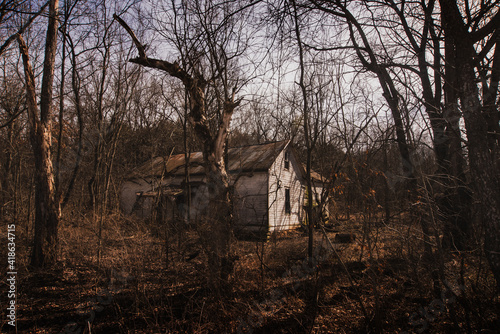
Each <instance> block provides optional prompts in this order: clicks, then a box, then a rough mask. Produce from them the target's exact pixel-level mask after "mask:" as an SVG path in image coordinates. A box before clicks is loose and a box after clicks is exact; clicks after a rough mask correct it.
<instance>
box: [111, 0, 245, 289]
mask: <svg viewBox="0 0 500 334" xmlns="http://www.w3.org/2000/svg"><path fill="white" fill-rule="evenodd" d="M251 6H252V3H251V2H248V3H246V2H243V3H241V2H239V3H237V2H236V1H229V2H227V1H226V2H217V1H200V2H195V3H189V4H188V3H184V2H183V3H176V2H174V1H172V3H171V4H170V5H169V6H167V8H166V9H165V11H164V12H163V14H165V13H167V14H168V15H169V18H170V20H171V22H172V23H171V25H168V26H167V27H164V29H165V30H163V29H162V30H161V31H160V33H161V34H164V35H166V37H167V39H168V40H169V41H170V43H171V45H172V46H173V47H174V48H175V49H176V51H177V52H178V55H179V58H180V59H179V61H167V60H159V59H155V58H151V57H148V56H147V55H146V48H145V47H144V45H143V44H141V43H140V42H139V40H138V38H137V37H136V36H135V34H134V33H133V31H132V29H131V28H130V27H129V26H128V25H127V24H126V23H125V22H124V21H123V20H122V19H121V18H120V17H118V16H115V19H116V20H117V21H118V22H119V23H120V24H121V25H122V26H123V27H124V28H125V29H126V30H127V31H128V33H129V34H130V36H131V38H132V40H133V41H134V43H135V46H136V48H137V50H138V52H139V57H137V58H133V59H130V61H131V62H133V63H136V64H139V65H142V66H145V67H149V68H154V69H158V70H161V71H163V72H164V73H166V74H167V75H169V76H171V77H174V78H177V79H179V80H180V81H181V82H182V83H183V85H184V87H185V89H186V92H187V94H188V98H189V112H188V120H189V123H190V124H191V127H192V128H193V130H194V133H195V134H196V136H197V138H198V139H199V141H200V142H202V143H203V160H204V167H205V174H206V184H207V186H208V199H209V203H210V204H209V207H210V210H209V211H210V212H208V211H207V215H205V217H204V219H205V220H206V221H208V223H209V225H210V232H209V233H212V234H211V235H210V237H208V238H207V235H206V233H204V234H205V236H202V242H204V243H205V244H206V251H207V255H208V265H209V267H210V271H211V273H212V277H211V282H212V283H215V284H216V285H217V284H218V283H217V282H218V281H219V279H222V280H223V281H225V280H226V279H227V277H228V274H229V273H230V271H231V269H230V268H231V267H232V260H231V258H230V256H229V252H230V238H231V233H232V232H231V231H232V227H231V225H232V218H231V217H232V212H231V211H232V210H231V197H230V184H229V175H228V173H227V170H226V162H225V159H224V156H225V152H226V146H227V138H228V133H229V128H230V124H231V119H232V116H233V113H234V111H235V109H236V108H237V107H238V106H239V105H240V103H241V100H242V99H241V98H237V97H236V94H237V93H238V91H239V89H240V88H241V87H242V85H243V84H244V81H243V80H242V78H241V76H240V74H239V73H238V68H237V62H238V59H239V57H240V56H241V55H242V54H243V53H244V51H245V49H246V41H245V39H244V28H245V26H244V22H245V16H244V12H245V10H246V9H247V8H250V7H251ZM167 29H168V31H167Z"/></svg>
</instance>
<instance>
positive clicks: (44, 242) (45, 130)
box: [18, 0, 60, 268]
mask: <svg viewBox="0 0 500 334" xmlns="http://www.w3.org/2000/svg"><path fill="white" fill-rule="evenodd" d="M58 8H59V1H58V0H52V1H50V4H49V19H48V26H47V38H46V46H45V60H44V66H43V79H42V88H41V94H40V110H39V109H38V105H37V98H36V87H35V75H34V73H33V68H32V66H31V63H30V58H29V55H28V47H27V46H26V43H25V42H24V39H23V38H22V36H21V35H18V42H19V48H20V51H21V55H22V57H23V64H24V73H25V80H26V102H27V105H28V120H29V127H30V140H31V146H32V149H33V155H34V157H35V201H36V211H35V240H34V245H33V251H32V254H31V265H32V266H33V267H35V268H40V267H50V266H53V265H55V263H56V261H57V254H58V224H59V216H60V209H59V203H58V201H57V198H56V190H55V186H54V169H53V166H52V157H51V148H50V145H51V140H52V133H51V123H52V112H53V111H52V84H53V81H54V70H55V67H54V64H55V57H56V48H57V25H58V17H57V16H58Z"/></svg>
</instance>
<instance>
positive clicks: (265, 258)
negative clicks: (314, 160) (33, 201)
mask: <svg viewBox="0 0 500 334" xmlns="http://www.w3.org/2000/svg"><path fill="white" fill-rule="evenodd" d="M404 220H405V219H404V218H402V219H401V220H400V221H398V220H395V221H393V222H392V223H391V224H390V225H385V224H381V223H377V224H375V223H374V224H370V228H369V229H366V228H365V227H366V225H363V224H364V223H363V221H362V219H361V218H359V217H355V216H353V218H352V220H350V221H344V222H342V223H338V224H337V225H334V226H331V228H330V229H329V232H327V236H328V238H329V239H330V240H331V241H333V240H334V237H335V234H336V233H337V232H339V231H340V232H343V233H354V234H356V240H355V242H353V243H349V244H336V246H335V251H333V250H332V249H331V247H330V244H329V241H328V240H327V238H326V236H325V235H323V233H321V231H316V232H315V249H316V251H317V252H316V258H315V260H316V262H317V270H309V269H308V268H309V267H308V266H307V261H306V259H307V237H306V235H305V234H304V233H302V232H300V231H294V232H290V233H287V234H282V235H279V236H277V237H273V238H271V239H270V240H269V241H268V242H266V243H262V242H252V241H238V240H235V242H234V244H233V249H234V251H235V253H236V255H237V256H238V260H237V261H236V263H235V267H234V272H233V274H232V275H231V277H230V282H229V289H228V290H227V291H226V292H224V293H223V294H221V293H220V292H219V293H216V292H214V291H210V290H209V289H208V288H207V286H208V285H207V272H208V270H207V268H206V258H205V255H204V253H203V250H202V249H201V247H200V245H199V243H198V242H197V238H198V237H197V233H195V231H193V230H192V229H184V230H182V231H179V230H175V229H171V230H170V231H168V235H169V238H168V239H166V238H165V233H167V230H166V229H165V228H158V227H157V226H156V228H155V227H154V224H151V223H145V222H141V221H137V220H134V219H130V218H125V217H122V216H121V215H119V214H112V215H108V216H107V217H106V219H105V220H104V221H103V222H104V224H103V226H104V230H103V233H102V240H101V247H102V251H101V258H100V259H98V248H99V242H98V239H97V235H98V234H97V230H98V224H97V223H96V220H95V219H93V218H92V217H86V216H80V217H76V218H75V217H73V219H71V220H64V221H63V223H62V226H61V232H60V238H61V263H60V267H59V268H58V269H57V270H52V271H45V272H29V271H28V269H27V267H26V265H25V264H26V263H27V255H28V252H27V249H29V247H27V246H28V245H26V244H24V245H22V246H26V247H25V248H24V249H25V250H23V251H20V253H19V256H20V257H21V258H22V259H21V260H20V261H21V263H22V264H23V266H22V268H21V271H20V272H19V275H18V279H19V294H18V305H19V309H18V330H19V331H21V332H23V333H54V332H61V331H62V330H63V329H64V328H66V329H71V330H73V331H71V330H67V332H77V331H74V329H80V330H81V332H84V331H86V332H89V328H90V331H91V332H92V333H132V332H134V333H224V332H227V333H238V332H245V331H246V332H254V333H306V332H307V333H366V332H384V333H385V332H388V333H400V332H402V331H408V332H417V331H418V330H420V329H423V327H424V325H427V327H428V328H429V330H430V331H431V332H443V333H452V332H457V331H466V330H467V328H470V330H471V331H473V332H480V331H481V330H484V331H483V332H485V333H487V332H488V330H489V331H490V332H493V331H495V330H496V329H497V328H500V327H498V319H499V317H498V314H499V312H498V311H499V308H500V302H499V300H498V297H496V296H497V294H496V291H495V288H494V282H493V279H492V277H491V274H490V272H489V270H488V268H487V266H486V264H485V263H484V259H482V257H481V256H478V254H475V253H470V254H464V257H463V259H462V258H460V257H458V256H457V255H449V254H448V255H447V256H445V257H444V260H443V261H444V270H445V275H446V279H447V281H448V282H449V288H451V289H452V290H453V291H454V292H456V293H457V294H458V296H457V297H456V298H455V299H452V298H451V297H452V296H451V295H446V294H444V295H443V298H444V300H445V301H447V302H448V303H447V304H445V307H444V308H443V310H442V312H440V314H433V315H431V314H427V316H426V315H425V314H424V315H422V314H419V312H420V311H421V310H423V309H425V308H426V307H427V309H430V308H429V305H433V306H435V305H436V300H438V301H439V300H440V299H439V298H438V299H436V297H435V296H433V294H432V280H431V276H430V271H429V266H428V264H426V263H424V262H423V260H422V258H421V257H420V256H419V255H418V254H421V247H422V245H421V240H420V237H421V236H420V234H419V230H418V228H417V227H416V226H412V225H408V224H407V223H406V222H405V221H404ZM152 231H153V232H152ZM363 233H365V234H364V238H363ZM167 245H168V247H167ZM0 255H1V256H2V258H5V257H3V255H4V254H3V253H2V254H0ZM461 277H463V279H464V281H465V287H464V288H462V287H461V286H460V284H459V282H460V279H461ZM2 287H3V288H4V286H2ZM433 302H434V303H433ZM1 312H2V314H1V316H2V319H6V317H5V313H4V312H5V311H4V310H2V311H1ZM2 321H3V320H2ZM87 321H88V322H87ZM419 321H420V322H419ZM0 324H1V325H2V326H3V328H4V329H5V328H6V326H4V323H0ZM71 326H73V327H71ZM63 332H64V331H63Z"/></svg>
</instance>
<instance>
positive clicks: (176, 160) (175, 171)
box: [129, 140, 290, 179]
mask: <svg viewBox="0 0 500 334" xmlns="http://www.w3.org/2000/svg"><path fill="white" fill-rule="evenodd" d="M289 142H290V141H289V140H285V141H279V142H273V143H266V144H260V145H251V146H241V147H234V148H230V149H229V150H228V170H229V173H242V172H253V171H255V172H257V171H266V170H268V169H269V168H270V167H271V165H272V164H273V162H274V161H275V160H276V158H277V157H278V155H279V154H280V153H281V152H282V151H283V150H284V149H285V148H286V147H287V146H288V144H289ZM184 164H185V155H184V153H183V154H176V155H172V156H170V157H168V156H167V157H156V158H154V159H152V160H151V161H148V162H147V163H145V164H144V165H142V166H140V167H138V168H137V169H135V170H134V171H133V172H132V174H131V175H130V177H129V178H130V179H134V178H145V177H160V176H162V175H179V176H180V175H184ZM204 172H205V171H204V168H203V154H202V152H193V153H191V154H189V174H190V175H202V174H204Z"/></svg>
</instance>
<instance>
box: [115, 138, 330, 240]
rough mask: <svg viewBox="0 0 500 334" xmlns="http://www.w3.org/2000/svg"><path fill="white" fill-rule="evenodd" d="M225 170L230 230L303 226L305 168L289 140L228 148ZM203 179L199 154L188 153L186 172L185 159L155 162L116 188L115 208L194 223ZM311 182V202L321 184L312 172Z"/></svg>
mask: <svg viewBox="0 0 500 334" xmlns="http://www.w3.org/2000/svg"><path fill="white" fill-rule="evenodd" d="M227 168H228V173H229V175H230V182H231V185H232V186H233V201H234V202H233V205H234V218H235V219H234V229H235V231H241V232H251V233H271V232H275V231H284V230H288V229H292V228H295V227H298V226H300V225H301V224H302V223H304V222H305V217H306V215H305V205H306V200H307V193H306V183H305V169H304V166H303V165H302V164H301V163H300V162H299V161H298V159H297V155H296V154H295V151H294V149H293V147H292V145H291V144H290V141H280V142H273V143H267V144H261V145H252V146H243V147H236V148H230V149H228V154H227ZM186 171H187V175H188V177H186ZM204 176H205V175H204V168H203V155H202V152H194V153H191V154H189V157H188V166H187V168H186V166H185V154H177V155H172V156H170V157H157V158H155V159H152V160H151V161H149V162H147V163H146V164H144V165H143V166H141V167H139V168H137V169H136V170H135V171H134V172H133V173H132V174H131V175H130V177H129V178H128V179H127V180H125V182H124V183H123V184H122V187H121V194H120V205H121V209H122V211H123V212H124V213H126V214H135V215H137V216H139V217H143V218H145V217H149V216H150V215H151V214H152V212H153V211H154V210H156V211H155V212H156V213H160V214H161V215H162V217H163V218H162V219H167V220H168V219H180V220H184V221H186V220H189V219H196V217H197V216H198V215H199V214H202V213H203V212H204V211H205V210H206V209H207V205H208V200H207V187H206V185H205V183H204V182H203V180H204ZM312 179H313V195H314V196H313V197H314V198H315V202H319V201H320V200H321V198H320V196H321V194H322V189H323V180H322V177H321V176H320V175H319V174H317V173H313V174H312ZM188 196H189V197H188Z"/></svg>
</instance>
